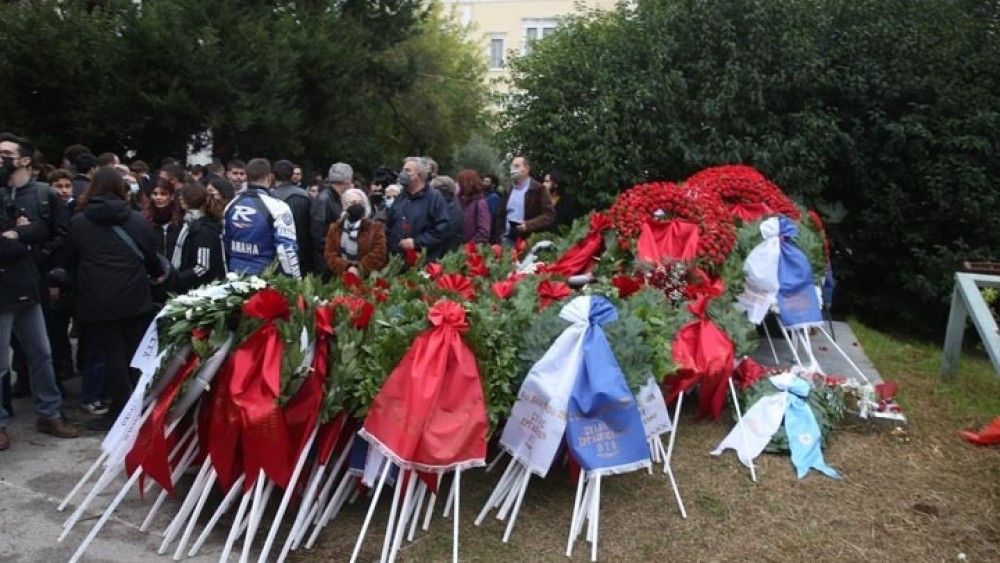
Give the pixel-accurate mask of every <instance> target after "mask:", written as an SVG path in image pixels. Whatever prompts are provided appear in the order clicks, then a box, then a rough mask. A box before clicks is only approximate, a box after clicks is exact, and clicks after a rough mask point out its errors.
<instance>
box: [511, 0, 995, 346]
mask: <svg viewBox="0 0 1000 563" xmlns="http://www.w3.org/2000/svg"><path fill="white" fill-rule="evenodd" d="M997 61H1000V4H998V3H997V2H994V1H977V2H973V1H955V0H952V1H949V0H826V1H824V0H783V1H782V2H773V1H768V0H757V1H754V0H744V1H736V0H713V1H707V0H686V1H684V0H671V1H669V2H664V1H642V0H640V1H638V2H636V3H635V5H634V6H631V7H629V6H626V5H622V6H620V7H619V8H618V9H617V10H615V11H612V12H607V13H596V12H595V13H591V14H587V15H584V16H580V17H575V18H571V19H570V20H567V21H566V22H564V25H563V26H561V27H560V28H559V30H558V31H557V32H556V33H555V34H553V35H551V36H549V37H547V38H546V39H545V40H544V41H541V42H539V43H538V44H537V45H536V47H535V48H534V49H533V53H532V55H531V56H529V57H525V58H521V59H517V60H515V61H514V62H513V64H512V68H513V86H514V89H513V92H514V94H512V95H511V96H510V98H509V99H508V104H509V105H508V108H509V109H508V111H507V113H506V115H505V119H506V121H505V123H506V129H505V131H504V136H503V138H504V140H505V141H506V144H507V147H508V148H509V149H510V150H512V151H524V152H525V153H527V154H529V155H531V156H532V157H533V159H534V161H535V162H536V168H547V167H549V166H557V167H559V168H560V169H562V170H564V171H566V172H568V174H569V176H570V182H569V188H570V190H571V191H573V192H575V193H576V194H577V196H578V198H579V199H580V200H581V201H583V202H584V203H586V204H591V205H594V206H602V205H605V204H607V203H608V202H609V201H610V200H611V199H612V198H613V197H614V195H615V194H616V193H617V192H618V190H619V189H620V188H622V187H626V186H628V185H631V184H633V183H635V182H638V181H641V180H645V179H651V178H672V179H678V180H679V179H683V178H685V177H686V176H687V175H689V174H690V173H692V172H694V171H696V170H698V169H700V168H703V167H705V166H710V165H714V164H719V163H732V162H745V163H748V164H752V165H754V166H756V167H757V168H759V169H760V170H762V171H763V172H764V173H765V174H767V175H768V176H769V177H771V178H772V179H774V180H775V181H776V182H777V183H778V184H779V185H780V186H781V187H782V188H783V189H785V190H786V191H787V192H789V193H790V194H792V195H793V197H795V198H796V199H798V200H800V201H801V202H803V203H805V204H806V205H809V206H815V207H819V208H820V209H821V210H822V209H830V208H835V207H836V208H839V206H837V205H830V204H836V203H838V202H839V203H842V204H843V209H844V210H845V211H846V215H844V216H843V220H842V221H840V222H838V223H836V224H832V225H830V226H829V227H830V233H831V237H832V239H833V243H834V246H835V250H836V254H835V257H834V267H835V269H836V270H837V272H838V278H839V281H840V282H841V289H842V291H841V292H840V294H839V296H840V297H839V299H840V301H839V304H840V306H842V307H844V306H849V307H851V308H852V309H853V310H854V311H855V312H857V313H860V314H863V315H865V316H866V317H867V319H868V320H869V321H870V322H871V321H875V322H878V321H885V322H888V323H891V324H892V325H893V326H895V327H903V328H907V329H910V330H914V331H924V332H939V331H941V330H943V323H942V319H943V316H944V313H945V312H946V306H947V296H948V294H949V292H950V289H951V273H952V272H953V271H954V270H955V269H956V268H957V267H958V265H959V263H960V261H961V260H963V259H967V258H975V259H987V258H991V257H992V258H1000V213H998V209H1000V183H998V179H1000V159H998V158H997V151H998V148H1000V94H998V93H1000V80H998V78H1000V65H998V64H997Z"/></svg>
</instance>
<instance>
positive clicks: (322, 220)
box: [296, 187, 344, 277]
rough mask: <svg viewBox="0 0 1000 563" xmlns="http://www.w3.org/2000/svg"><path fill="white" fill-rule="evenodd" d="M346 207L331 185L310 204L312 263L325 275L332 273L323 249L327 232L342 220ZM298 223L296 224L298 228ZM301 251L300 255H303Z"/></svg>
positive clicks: (322, 189)
mask: <svg viewBox="0 0 1000 563" xmlns="http://www.w3.org/2000/svg"><path fill="white" fill-rule="evenodd" d="M343 213H344V208H343V207H341V205H340V194H338V193H337V192H336V190H334V189H333V188H331V187H322V188H320V190H319V195H317V196H316V199H313V200H312V202H311V204H310V206H309V234H310V236H311V237H312V252H313V254H312V257H313V259H312V264H313V271H315V272H316V273H318V274H322V275H323V276H324V277H327V276H329V275H330V269H329V268H328V267H327V266H326V259H325V258H324V257H323V250H324V247H325V246H326V232H327V231H328V230H329V229H330V225H331V224H333V223H335V222H337V221H338V220H340V216H341V215H343ZM297 228H298V225H296V229H297ZM301 254H302V253H301V252H299V255H300V256H301Z"/></svg>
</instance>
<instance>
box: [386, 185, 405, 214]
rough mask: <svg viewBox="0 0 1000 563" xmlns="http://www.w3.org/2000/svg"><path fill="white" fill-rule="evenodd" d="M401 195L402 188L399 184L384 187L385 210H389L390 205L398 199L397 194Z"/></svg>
mask: <svg viewBox="0 0 1000 563" xmlns="http://www.w3.org/2000/svg"><path fill="white" fill-rule="evenodd" d="M401 193H403V188H402V186H400V185H399V184H389V185H388V186H386V187H385V208H386V209H389V208H390V207H392V204H393V203H395V202H396V199H397V198H399V194H401Z"/></svg>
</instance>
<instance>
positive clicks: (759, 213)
mask: <svg viewBox="0 0 1000 563" xmlns="http://www.w3.org/2000/svg"><path fill="white" fill-rule="evenodd" d="M729 212H730V213H732V214H733V216H734V217H737V218H739V219H740V220H742V221H743V222H744V223H750V222H752V221H756V220H757V219H760V218H761V217H763V216H765V215H771V214H773V213H774V212H773V211H771V208H770V207H768V206H767V204H766V203H763V202H758V203H733V204H731V205H730V206H729Z"/></svg>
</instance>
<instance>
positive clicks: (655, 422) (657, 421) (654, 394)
mask: <svg viewBox="0 0 1000 563" xmlns="http://www.w3.org/2000/svg"><path fill="white" fill-rule="evenodd" d="M635 402H636V404H637V405H638V406H639V414H641V415H642V426H643V428H645V430H646V438H647V439H648V438H655V437H657V436H660V435H663V434H666V433H668V432H670V431H671V430H673V429H674V425H673V423H672V422H671V421H670V413H669V412H667V402H666V401H664V400H663V393H662V392H661V391H660V386H659V385H657V384H656V380H655V379H653V378H652V377H650V378H649V379H647V380H646V383H645V385H643V386H642V387H641V388H640V389H639V394H638V395H636V396H635Z"/></svg>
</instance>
